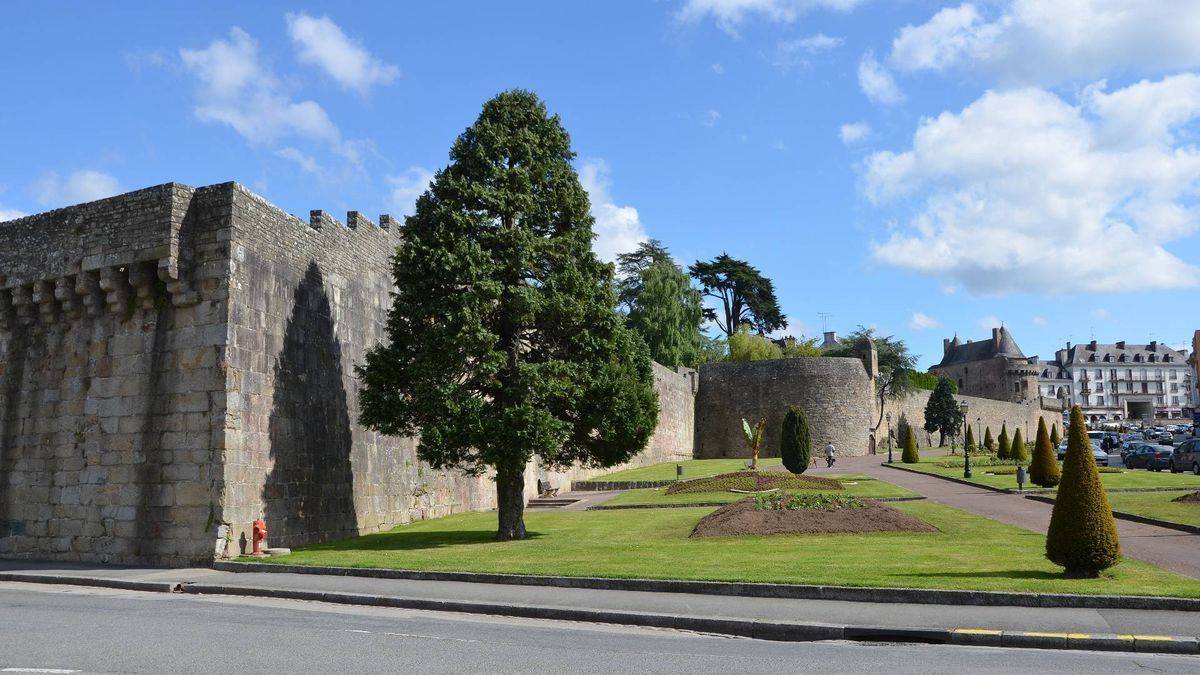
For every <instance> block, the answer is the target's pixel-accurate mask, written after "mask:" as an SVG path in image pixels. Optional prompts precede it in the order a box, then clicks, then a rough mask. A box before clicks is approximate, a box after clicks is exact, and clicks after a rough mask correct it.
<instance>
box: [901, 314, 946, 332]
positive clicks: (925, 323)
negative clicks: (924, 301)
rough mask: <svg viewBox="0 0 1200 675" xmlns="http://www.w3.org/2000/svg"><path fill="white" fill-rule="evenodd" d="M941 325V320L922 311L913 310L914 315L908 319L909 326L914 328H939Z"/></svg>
mask: <svg viewBox="0 0 1200 675" xmlns="http://www.w3.org/2000/svg"><path fill="white" fill-rule="evenodd" d="M940 325H942V322H941V321H938V320H937V319H935V318H933V317H932V316H929V315H928V314H924V313H922V312H913V313H912V316H911V317H909V319H908V327H909V328H911V329H913V330H928V329H930V328H937V327H938V326H940Z"/></svg>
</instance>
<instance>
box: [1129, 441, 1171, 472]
mask: <svg viewBox="0 0 1200 675" xmlns="http://www.w3.org/2000/svg"><path fill="white" fill-rule="evenodd" d="M1172 453H1173V450H1172V449H1171V448H1169V447H1167V446H1165V445H1152V444H1150V443H1143V444H1142V445H1139V446H1137V447H1136V448H1134V449H1133V450H1132V451H1131V452H1130V453H1129V454H1128V455H1125V468H1127V469H1149V470H1151V471H1162V470H1163V469H1169V468H1171V455H1172Z"/></svg>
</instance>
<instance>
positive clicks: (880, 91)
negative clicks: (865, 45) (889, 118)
mask: <svg viewBox="0 0 1200 675" xmlns="http://www.w3.org/2000/svg"><path fill="white" fill-rule="evenodd" d="M858 88H859V89H862V92H863V93H864V94H866V96H867V98H868V99H870V100H871V101H872V102H873V103H879V104H881V105H896V104H897V103H901V102H903V101H904V93H903V92H901V91H900V87H899V86H897V85H896V78H894V77H892V74H891V73H890V72H889V71H888V69H887V68H885V67H884V66H883V64H881V63H879V59H877V58H875V55H874V54H873V53H871V52H867V53H866V54H863V57H862V59H861V60H860V61H859V62H858Z"/></svg>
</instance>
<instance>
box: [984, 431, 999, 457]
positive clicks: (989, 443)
mask: <svg viewBox="0 0 1200 675" xmlns="http://www.w3.org/2000/svg"><path fill="white" fill-rule="evenodd" d="M983 449H984V450H986V451H987V452H988V453H990V454H993V455H994V454H996V439H994V438H992V428H991V427H984V429H983Z"/></svg>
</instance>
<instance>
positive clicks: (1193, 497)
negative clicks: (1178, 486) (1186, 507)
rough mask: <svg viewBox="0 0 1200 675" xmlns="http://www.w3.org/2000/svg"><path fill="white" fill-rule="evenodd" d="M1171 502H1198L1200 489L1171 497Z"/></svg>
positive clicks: (1199, 502) (1199, 501) (1199, 500)
mask: <svg viewBox="0 0 1200 675" xmlns="http://www.w3.org/2000/svg"><path fill="white" fill-rule="evenodd" d="M1171 501H1173V502H1183V503H1184V504H1200V491H1197V492H1192V493H1191V494H1186V495H1183V496H1181V497H1176V498H1175V499H1172V500H1171Z"/></svg>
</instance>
